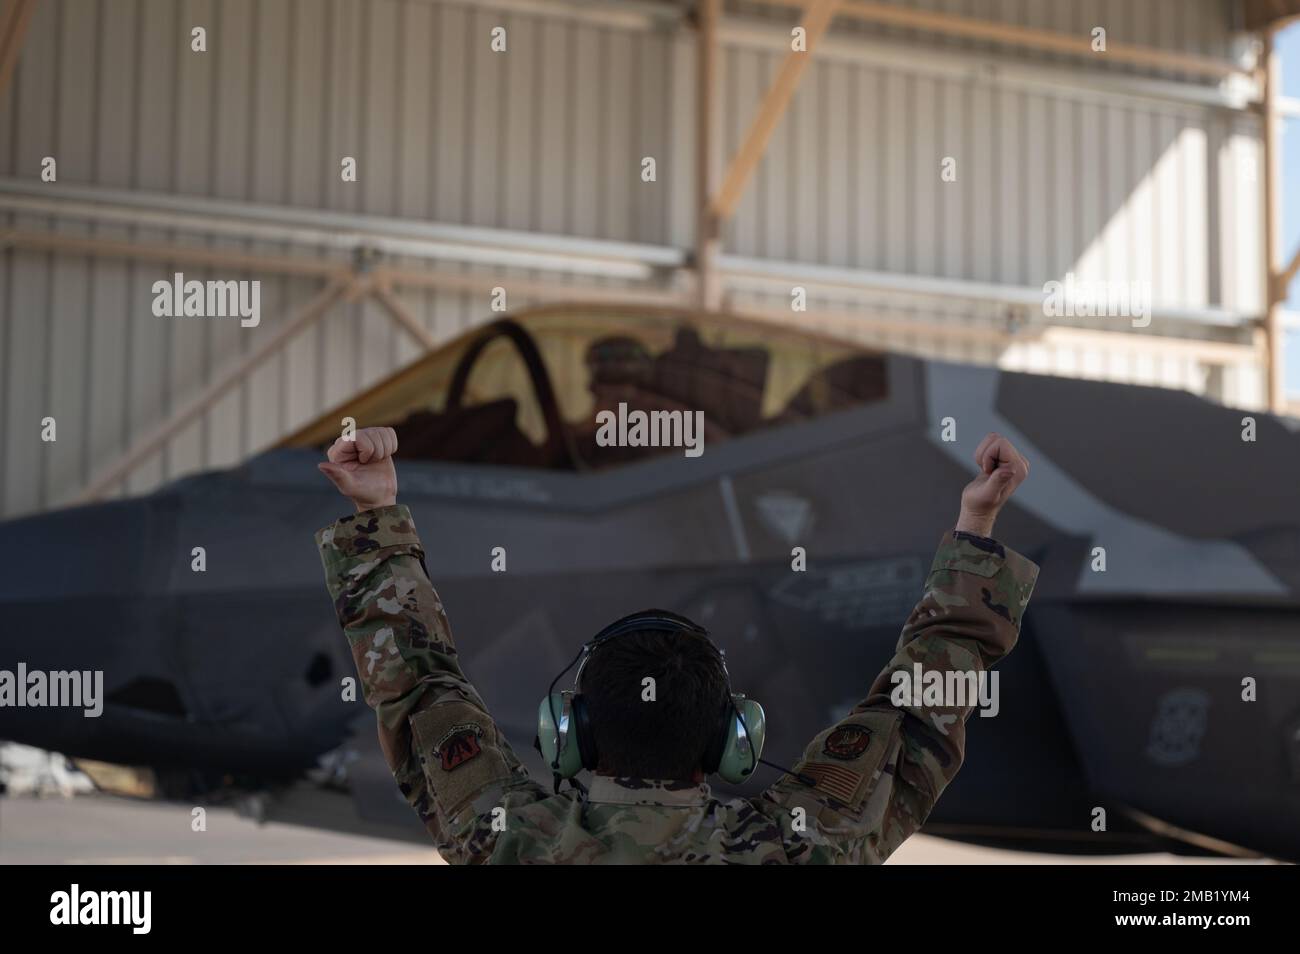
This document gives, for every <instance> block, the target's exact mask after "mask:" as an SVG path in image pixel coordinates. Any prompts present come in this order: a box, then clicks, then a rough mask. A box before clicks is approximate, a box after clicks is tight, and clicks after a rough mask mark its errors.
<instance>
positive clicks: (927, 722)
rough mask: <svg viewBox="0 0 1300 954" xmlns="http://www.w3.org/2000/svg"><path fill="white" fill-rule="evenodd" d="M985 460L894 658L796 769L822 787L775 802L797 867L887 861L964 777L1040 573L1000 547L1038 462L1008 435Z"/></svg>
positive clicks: (778, 788)
mask: <svg viewBox="0 0 1300 954" xmlns="http://www.w3.org/2000/svg"><path fill="white" fill-rule="evenodd" d="M975 458H976V461H977V463H978V464H979V468H980V472H979V475H978V476H977V477H976V478H975V479H974V480H973V481H971V483H970V484H969V485H968V486H967V487H966V489H965V490H964V491H963V493H962V501H961V510H960V513H959V516H958V520H957V524H956V527H955V528H954V529H953V530H950V531H948V532H947V533H945V534H944V536H943V539H942V540H941V541H940V543H939V549H938V552H937V553H936V554H935V557H934V562H933V563H932V565H931V567H930V573H929V576H928V577H927V578H926V583H925V591H924V593H923V594H922V596H921V599H920V602H918V603H917V604H916V607H915V608H914V609H913V610H912V613H911V615H910V616H909V617H908V619H907V622H906V624H905V625H904V626H903V632H902V635H901V636H900V637H899V640H898V644H897V647H896V650H895V653H894V657H893V658H892V659H891V660H890V661H889V664H888V665H887V666H886V667H885V668H884V670H882V671H881V673H880V674H879V675H878V676H877V677H876V679H875V681H874V682H873V683H872V685H871V689H870V691H869V692H868V694H867V697H866V698H865V699H864V700H863V701H862V702H861V703H859V704H858V705H857V706H855V707H854V709H853V711H852V712H851V713H850V714H849V715H848V716H847V717H846V718H844V719H842V720H841V721H840V722H838V723H837V724H836V725H834V726H831V727H830V728H829V729H827V730H825V731H824V732H822V733H821V734H820V735H818V736H817V737H816V738H815V739H813V741H812V743H811V744H810V745H809V746H808V748H807V749H806V750H805V752H804V757H803V760H802V761H801V762H800V763H799V764H798V765H797V766H796V767H795V768H796V771H798V772H800V773H802V774H803V775H805V776H807V777H808V778H810V779H811V780H815V781H816V783H817V784H816V787H813V788H809V787H808V786H806V785H803V784H801V783H800V782H798V781H796V780H795V779H792V778H790V777H789V776H785V777H783V778H782V779H781V780H780V781H778V782H777V783H776V784H775V785H774V786H773V787H772V788H771V789H769V791H768V793H767V794H766V796H765V799H766V805H767V806H768V807H767V811H768V814H769V815H772V816H773V817H774V818H776V819H777V820H779V821H780V822H781V824H782V825H783V827H784V828H785V829H786V830H787V832H788V837H787V844H788V847H789V851H790V853H791V855H792V857H794V858H796V860H836V861H849V862H860V861H866V862H879V861H884V860H885V859H886V858H888V857H889V855H890V854H892V853H893V851H894V850H895V849H896V848H897V847H898V846H899V845H900V844H902V842H903V841H904V840H905V839H906V838H907V837H908V836H909V835H911V834H912V833H914V832H915V831H916V830H917V829H919V828H920V827H921V825H922V824H923V823H924V822H925V819H926V817H927V816H928V815H929V814H930V810H931V809H932V808H933V807H934V803H935V802H936V801H937V800H938V798H939V795H940V794H942V792H943V790H944V788H945V787H946V786H947V785H948V783H949V782H950V781H952V778H953V776H954V775H956V774H957V770H958V769H959V768H960V767H961V764H962V760H963V759H964V757H965V751H966V720H967V719H968V718H969V717H970V715H971V712H972V711H973V710H974V707H975V705H976V703H977V702H978V700H979V686H980V680H981V679H983V678H984V676H983V675H982V674H983V673H985V672H986V671H987V670H988V668H989V667H990V666H991V665H992V664H993V663H994V662H996V661H997V660H998V659H1000V658H1002V657H1003V656H1004V655H1006V654H1007V653H1008V652H1010V650H1011V648H1012V647H1013V646H1014V645H1015V642H1016V639H1017V637H1018V636H1019V632H1020V622H1021V618H1022V616H1023V614H1024V611H1025V607H1026V605H1027V604H1028V602H1029V596H1030V593H1031V592H1032V591H1033V587H1034V582H1035V580H1036V578H1037V575H1038V568H1037V567H1036V566H1035V565H1034V564H1033V563H1031V562H1030V561H1028V560H1026V559H1025V558H1024V557H1022V556H1020V555H1019V554H1017V553H1015V552H1014V551H1011V550H1008V549H1006V548H1005V547H1004V546H1003V545H1002V544H1000V543H998V542H996V541H995V540H993V539H992V533H993V524H994V521H995V520H996V518H997V514H998V512H999V511H1000V510H1001V508H1002V506H1003V504H1005V503H1006V501H1007V499H1008V498H1009V497H1010V496H1011V494H1012V493H1013V492H1014V490H1015V488H1016V487H1017V486H1019V485H1020V483H1021V482H1022V481H1023V480H1024V479H1025V478H1026V477H1027V476H1028V473H1029V464H1028V462H1027V461H1026V460H1025V459H1024V458H1023V457H1021V456H1020V454H1019V453H1017V451H1016V449H1015V448H1014V447H1012V445H1011V443H1010V442H1009V441H1007V440H1006V439H1005V438H1003V437H1000V436H998V435H996V434H990V435H988V436H987V437H986V438H985V439H984V441H983V442H982V443H981V444H980V446H979V449H978V450H977V451H976V454H975ZM918 675H919V676H920V677H921V679H920V683H919V684H917V677H918ZM798 809H802V812H799V811H797V810H798ZM800 821H802V822H803V824H802V829H803V830H802V831H801V830H800V828H801V826H800V824H799V822H800Z"/></svg>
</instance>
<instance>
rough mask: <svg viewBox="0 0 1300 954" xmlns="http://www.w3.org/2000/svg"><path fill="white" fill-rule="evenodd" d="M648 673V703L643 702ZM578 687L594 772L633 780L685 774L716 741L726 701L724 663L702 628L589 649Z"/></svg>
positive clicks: (646, 634)
mask: <svg viewBox="0 0 1300 954" xmlns="http://www.w3.org/2000/svg"><path fill="white" fill-rule="evenodd" d="M664 615H673V614H668V613H665V614H664ZM684 622H688V623H689V620H684ZM647 676H651V677H653V678H654V681H655V682H654V687H655V698H654V701H653V702H646V701H642V693H643V692H644V686H643V684H642V680H644V679H645V678H646V677H647ZM580 688H581V691H582V695H583V698H584V700H586V704H587V711H588V714H589V716H590V719H591V722H592V730H593V731H592V734H593V736H594V737H595V742H596V750H597V752H598V753H599V755H600V770H601V771H603V772H607V773H611V774H613V775H618V776H629V777H632V778H658V779H689V778H690V777H691V776H692V775H693V774H694V773H695V772H696V770H698V769H700V768H701V766H702V763H703V761H704V754H705V752H706V751H708V749H709V747H710V745H711V744H712V743H713V742H715V741H716V736H717V734H718V726H719V719H720V716H721V713H722V707H723V704H724V702H725V701H726V698H727V681H726V677H725V675H724V673H723V668H722V662H721V660H720V659H719V657H718V652H717V650H716V649H714V647H713V645H712V644H711V643H710V642H709V640H708V637H707V636H705V635H703V634H702V633H701V634H700V635H698V636H697V635H693V634H690V633H667V632H660V631H657V630H634V631H632V632H628V633H623V634H621V635H619V636H615V637H613V638H611V639H610V640H609V641H608V642H606V643H603V644H602V645H601V646H600V648H599V649H597V650H596V651H595V652H594V653H593V654H592V656H591V659H590V661H589V662H588V663H587V666H586V669H584V670H583V673H582V686H581V687H580Z"/></svg>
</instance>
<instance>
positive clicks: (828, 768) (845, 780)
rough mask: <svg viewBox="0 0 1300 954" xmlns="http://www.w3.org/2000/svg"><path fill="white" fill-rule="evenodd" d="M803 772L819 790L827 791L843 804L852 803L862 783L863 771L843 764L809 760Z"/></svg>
mask: <svg viewBox="0 0 1300 954" xmlns="http://www.w3.org/2000/svg"><path fill="white" fill-rule="evenodd" d="M802 771H803V774H804V775H807V776H808V777H809V778H811V779H812V780H813V781H814V782H816V783H817V784H816V786H815V787H816V788H817V790H818V791H822V792H825V793H826V794H827V795H829V796H830V797H831V798H833V799H835V800H836V801H838V802H840V803H841V804H843V805H851V804H852V803H853V799H854V796H855V795H857V793H858V788H859V787H860V786H861V785H862V773H860V772H855V771H853V770H852V769H847V768H845V767H844V766H843V765H833V764H831V763H830V762H808V763H806V764H805V765H804V767H803V769H802Z"/></svg>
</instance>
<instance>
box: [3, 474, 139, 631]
mask: <svg viewBox="0 0 1300 954" xmlns="http://www.w3.org/2000/svg"><path fill="white" fill-rule="evenodd" d="M149 525H150V506H149V503H148V499H147V498H145V499H140V500H125V501H115V502H112V503H105V504H93V505H91V506H87V507H75V508H72V509H69V510H60V511H56V512H52V513H44V514H36V515H34V516H30V517H20V518H18V519H16V520H8V521H5V522H4V523H0V607H4V608H5V610H6V611H8V610H9V609H11V608H14V609H17V608H21V607H22V606H24V605H28V604H32V603H44V602H60V601H67V600H73V601H75V600H86V599H95V598H106V597H122V596H124V595H129V594H135V593H138V592H140V590H141V588H142V586H143V583H144V581H143V580H142V579H141V576H140V570H141V567H142V566H143V561H144V558H145V556H146V550H147V547H146V544H147V541H148V533H149ZM4 618H5V622H6V625H5V627H4V629H5V630H6V631H12V626H11V625H10V624H11V623H12V620H11V618H9V617H8V616H6V617H4Z"/></svg>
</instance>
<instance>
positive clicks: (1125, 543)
mask: <svg viewBox="0 0 1300 954" xmlns="http://www.w3.org/2000/svg"><path fill="white" fill-rule="evenodd" d="M1000 377H1001V374H1000V372H998V371H992V370H988V369H985V368H975V367H968V366H965V365H956V364H940V363H937V362H930V363H928V364H927V365H926V370H925V380H926V407H927V414H928V417H929V421H930V427H929V429H928V430H927V431H926V437H927V439H928V440H930V441H931V442H932V443H933V444H935V445H936V446H937V447H939V448H940V449H941V450H942V451H943V452H944V453H945V454H947V455H948V456H950V457H951V458H952V459H953V460H955V461H956V462H957V463H958V464H960V465H961V466H962V467H963V468H965V469H966V470H967V471H969V472H970V474H971V475H972V476H974V474H975V461H974V459H973V454H974V449H973V445H972V444H971V441H972V440H974V438H975V437H980V438H982V437H983V436H984V435H985V434H987V433H989V432H990V431H996V432H997V433H999V434H1001V435H1002V436H1003V437H1006V438H1007V439H1008V440H1010V441H1011V443H1013V444H1015V445H1016V448H1017V449H1018V450H1020V452H1021V453H1022V454H1024V455H1025V457H1026V458H1028V459H1029V462H1030V465H1031V466H1032V468H1033V477H1032V478H1031V479H1030V480H1028V481H1026V482H1025V483H1024V484H1023V485H1022V486H1021V487H1020V488H1018V489H1017V490H1016V495H1015V502H1016V503H1017V504H1018V505H1019V506H1021V507H1024V508H1025V509H1026V510H1029V511H1030V512H1031V513H1033V514H1035V515H1036V516H1038V517H1040V518H1042V519H1043V520H1046V521H1048V522H1050V523H1052V524H1054V525H1056V526H1058V527H1060V528H1062V529H1063V530H1065V531H1067V532H1069V533H1073V534H1077V535H1079V536H1084V537H1088V538H1090V539H1091V540H1092V541H1093V542H1094V543H1095V544H1097V545H1099V546H1104V547H1105V548H1106V555H1107V558H1108V560H1109V561H1110V563H1111V569H1110V570H1108V571H1107V572H1105V573H1099V572H1094V571H1093V570H1092V567H1091V563H1090V562H1085V563H1084V565H1083V566H1082V567H1081V568H1080V570H1079V578H1078V581H1077V584H1076V585H1077V587H1078V590H1079V592H1080V593H1087V594H1105V595H1117V594H1122V593H1123V594H1127V593H1134V592H1140V593H1142V594H1144V595H1157V594H1159V595H1190V594H1198V595H1204V594H1210V593H1224V594H1227V593H1232V594H1250V595H1259V596H1281V595H1285V594H1287V593H1289V592H1290V590H1289V588H1288V587H1286V586H1285V585H1283V584H1282V582H1281V581H1279V580H1278V579H1277V577H1275V576H1274V575H1273V574H1272V573H1270V572H1269V571H1268V570H1267V569H1266V568H1265V567H1264V566H1262V565H1261V564H1260V563H1259V561H1258V560H1256V559H1255V557H1254V556H1252V555H1251V554H1250V552H1249V551H1247V550H1246V549H1245V548H1243V547H1241V546H1239V545H1238V544H1235V543H1231V542H1228V541H1224V540H1193V539H1191V538H1189V537H1185V536H1182V535H1180V534H1176V533H1171V532H1170V531H1168V530H1166V529H1164V528H1163V527H1158V526H1156V525H1155V524H1152V523H1149V522H1147V521H1145V520H1143V519H1142V518H1141V517H1138V516H1136V515H1134V514H1129V513H1123V512H1121V511H1119V510H1116V509H1115V508H1114V507H1111V506H1110V505H1109V504H1107V503H1105V502H1104V501H1102V500H1100V499H1098V498H1097V497H1096V496H1095V495H1094V494H1092V493H1090V492H1089V491H1088V490H1086V489H1085V488H1084V487H1083V486H1081V485H1080V484H1079V483H1078V482H1077V481H1076V480H1075V479H1074V478H1073V477H1071V476H1070V475H1069V474H1068V473H1066V472H1065V471H1064V470H1062V469H1061V468H1060V467H1058V466H1057V465H1056V463H1055V462H1053V461H1052V459H1051V458H1050V457H1048V456H1047V455H1046V454H1044V453H1042V452H1041V451H1040V450H1039V449H1038V448H1037V447H1035V446H1034V443H1033V442H1032V441H1031V440H1030V439H1029V438H1028V437H1027V436H1026V435H1025V434H1023V433H1022V432H1021V431H1020V430H1018V429H1017V428H1016V426H1015V425H1014V424H1012V423H1011V422H1010V421H1008V420H1007V419H1006V418H1004V417H1002V416H1001V415H1000V414H999V413H998V412H997V394H998V381H999V378H1000ZM945 417H953V418H955V419H956V421H957V427H958V429H959V430H958V435H959V437H964V438H965V442H964V443H963V442H962V441H960V440H959V441H944V440H942V439H941V438H940V432H941V424H940V421H941V420H942V419H943V418H945ZM1116 565H1118V566H1122V567H1123V568H1124V569H1123V572H1116V570H1115V566H1116Z"/></svg>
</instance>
